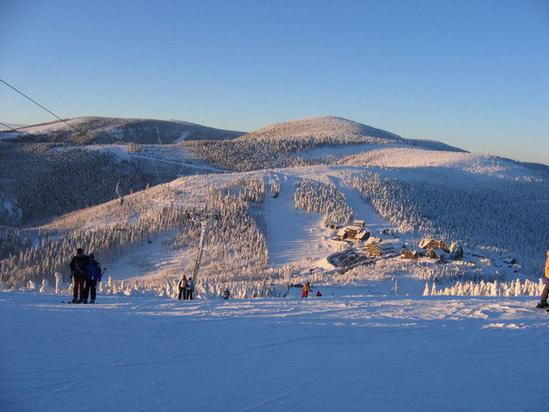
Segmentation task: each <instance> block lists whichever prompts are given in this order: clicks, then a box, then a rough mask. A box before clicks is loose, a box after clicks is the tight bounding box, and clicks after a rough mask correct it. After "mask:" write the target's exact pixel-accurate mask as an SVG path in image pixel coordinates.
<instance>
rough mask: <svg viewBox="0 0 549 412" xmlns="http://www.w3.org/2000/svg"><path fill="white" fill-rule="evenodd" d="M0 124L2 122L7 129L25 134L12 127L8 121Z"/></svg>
mask: <svg viewBox="0 0 549 412" xmlns="http://www.w3.org/2000/svg"><path fill="white" fill-rule="evenodd" d="M0 124H1V125H2V126H4V127H5V128H6V129H8V130H11V131H12V132H17V133H20V134H24V133H23V132H21V131H19V130H17V129H15V128H13V127H11V126H10V125H9V124H6V123H4V122H0Z"/></svg>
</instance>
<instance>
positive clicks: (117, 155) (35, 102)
mask: <svg viewBox="0 0 549 412" xmlns="http://www.w3.org/2000/svg"><path fill="white" fill-rule="evenodd" d="M0 82H2V83H4V84H5V85H6V86H8V87H9V88H10V89H12V90H14V91H15V92H17V93H19V94H20V95H21V96H23V97H24V98H25V99H27V100H29V101H30V102H31V103H33V104H35V105H36V106H38V107H40V108H41V109H43V110H45V111H46V112H48V113H49V114H51V115H52V116H53V117H55V118H56V119H58V120H59V121H61V122H63V123H65V124H66V125H67V126H69V127H70V128H71V129H73V130H75V131H76V132H77V133H79V134H81V135H82V136H90V137H93V136H91V135H90V134H89V133H87V132H86V131H83V130H80V129H78V128H77V127H75V126H73V125H72V124H70V123H69V122H67V121H66V120H65V119H63V118H61V117H60V116H58V115H57V114H55V113H54V112H52V111H51V110H49V109H48V108H47V107H44V106H43V105H41V104H40V103H38V102H37V101H36V100H34V99H33V98H32V97H30V96H28V95H26V94H25V93H23V92H22V91H21V90H19V89H18V88H16V87H15V86H13V85H11V84H10V83H8V82H7V81H5V80H4V79H2V78H1V77H0ZM2 124H3V123H2ZM17 131H18V130H17ZM20 133H21V132H20ZM95 144H97V145H98V146H101V147H102V148H104V149H105V150H106V151H108V152H110V153H111V154H113V155H114V156H116V157H118V158H119V159H120V160H125V159H124V158H123V157H122V156H120V155H119V154H118V153H116V152H115V151H113V150H111V149H109V148H108V147H107V146H105V145H103V144H101V143H95Z"/></svg>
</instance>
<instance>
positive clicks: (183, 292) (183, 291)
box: [177, 276, 187, 300]
mask: <svg viewBox="0 0 549 412" xmlns="http://www.w3.org/2000/svg"><path fill="white" fill-rule="evenodd" d="M181 296H183V300H187V278H186V277H185V276H183V278H182V279H181V280H180V281H179V296H178V297H177V299H179V300H181Z"/></svg>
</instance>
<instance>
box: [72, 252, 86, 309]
mask: <svg viewBox="0 0 549 412" xmlns="http://www.w3.org/2000/svg"><path fill="white" fill-rule="evenodd" d="M87 264H88V257H87V256H86V255H85V254H84V249H82V248H78V249H76V256H74V257H73V258H72V259H71V263H70V264H69V268H70V270H71V274H72V277H73V280H74V287H73V292H72V301H71V303H81V302H82V300H83V298H84V283H85V282H86V266H87Z"/></svg>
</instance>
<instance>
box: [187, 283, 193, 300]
mask: <svg viewBox="0 0 549 412" xmlns="http://www.w3.org/2000/svg"><path fill="white" fill-rule="evenodd" d="M193 293H194V280H193V278H189V280H188V281H187V300H193Z"/></svg>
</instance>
